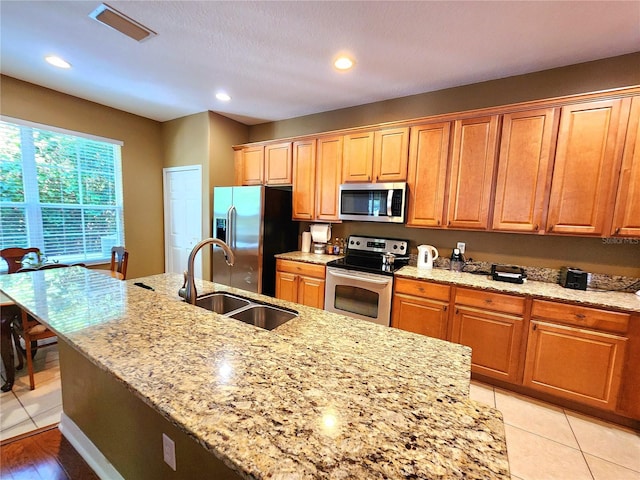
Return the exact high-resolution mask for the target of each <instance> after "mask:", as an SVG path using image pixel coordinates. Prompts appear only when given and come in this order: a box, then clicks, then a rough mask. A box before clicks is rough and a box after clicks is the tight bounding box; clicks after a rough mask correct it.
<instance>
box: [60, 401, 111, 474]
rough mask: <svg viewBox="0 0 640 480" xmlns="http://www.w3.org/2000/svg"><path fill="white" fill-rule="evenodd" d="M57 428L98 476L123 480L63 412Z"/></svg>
mask: <svg viewBox="0 0 640 480" xmlns="http://www.w3.org/2000/svg"><path fill="white" fill-rule="evenodd" d="M58 428H59V429H60V432H62V435H64V437H65V438H66V439H67V440H69V443H70V444H71V445H73V448H75V449H76V451H77V452H78V454H80V456H81V457H82V458H83V459H84V461H85V462H87V463H88V464H89V466H90V467H91V469H92V470H93V471H94V472H95V474H96V475H98V477H100V478H101V479H102V480H124V477H123V476H122V475H120V473H118V471H117V470H116V469H115V467H114V466H113V465H112V464H111V463H110V462H109V460H107V458H106V457H105V456H104V455H103V454H102V452H100V450H98V448H97V447H96V446H95V445H94V444H93V442H92V441H91V440H90V439H89V437H87V436H86V435H85V434H84V432H83V431H82V430H80V427H78V426H77V425H76V424H75V423H74V422H73V420H71V419H70V418H69V417H67V416H66V415H65V414H64V412H63V413H62V414H61V415H60V424H59V425H58Z"/></svg>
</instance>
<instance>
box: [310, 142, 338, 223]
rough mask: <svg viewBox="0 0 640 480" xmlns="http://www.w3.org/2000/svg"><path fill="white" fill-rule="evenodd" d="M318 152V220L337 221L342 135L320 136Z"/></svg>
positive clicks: (316, 216)
mask: <svg viewBox="0 0 640 480" xmlns="http://www.w3.org/2000/svg"><path fill="white" fill-rule="evenodd" d="M317 141H318V144H317V154H316V215H315V218H316V220H324V221H337V220H339V219H338V194H339V188H340V178H341V174H342V136H341V135H340V136H334V137H320V138H318V140H317Z"/></svg>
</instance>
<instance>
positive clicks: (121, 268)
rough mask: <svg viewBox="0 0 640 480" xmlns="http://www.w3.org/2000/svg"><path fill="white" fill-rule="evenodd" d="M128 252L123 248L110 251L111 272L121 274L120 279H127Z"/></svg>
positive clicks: (114, 248)
mask: <svg viewBox="0 0 640 480" xmlns="http://www.w3.org/2000/svg"><path fill="white" fill-rule="evenodd" d="M128 261H129V252H128V251H127V250H126V249H125V248H124V247H113V248H112V249H111V271H112V272H118V273H120V274H122V279H123V280H125V279H126V278H127V262H128Z"/></svg>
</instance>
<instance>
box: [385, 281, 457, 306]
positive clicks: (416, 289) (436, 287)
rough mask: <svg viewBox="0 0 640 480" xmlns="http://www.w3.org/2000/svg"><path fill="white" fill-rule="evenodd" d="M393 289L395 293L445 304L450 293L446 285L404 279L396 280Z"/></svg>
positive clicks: (449, 288)
mask: <svg viewBox="0 0 640 480" xmlns="http://www.w3.org/2000/svg"><path fill="white" fill-rule="evenodd" d="M395 289H396V292H397V293H406V294H408V295H415V296H417V297H425V298H431V299H434V300H442V301H445V302H448V301H449V295H450V293H451V287H449V286H448V285H440V284H439V283H431V282H422V281H420V280H409V279H406V278H396V279H395Z"/></svg>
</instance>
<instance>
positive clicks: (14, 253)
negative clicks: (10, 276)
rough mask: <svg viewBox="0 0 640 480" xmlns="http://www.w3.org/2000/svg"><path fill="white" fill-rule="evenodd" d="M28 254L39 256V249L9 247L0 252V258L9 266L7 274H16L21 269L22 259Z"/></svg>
mask: <svg viewBox="0 0 640 480" xmlns="http://www.w3.org/2000/svg"><path fill="white" fill-rule="evenodd" d="M29 253H35V254H36V255H40V249H39V248H36V247H32V248H19V247H10V248H3V249H2V250H0V257H2V258H3V259H4V260H5V262H7V265H8V266H9V272H8V273H16V272H17V271H18V270H20V269H21V268H22V263H21V262H22V259H23V258H24V257H25V255H27V254H29Z"/></svg>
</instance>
